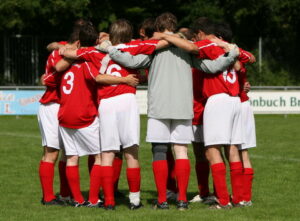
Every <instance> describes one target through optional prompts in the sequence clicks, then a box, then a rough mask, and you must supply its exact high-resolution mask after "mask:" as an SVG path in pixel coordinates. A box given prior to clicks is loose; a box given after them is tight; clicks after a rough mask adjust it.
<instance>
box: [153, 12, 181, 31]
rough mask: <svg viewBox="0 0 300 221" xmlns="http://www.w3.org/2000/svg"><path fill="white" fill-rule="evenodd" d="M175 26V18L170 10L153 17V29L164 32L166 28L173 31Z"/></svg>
mask: <svg viewBox="0 0 300 221" xmlns="http://www.w3.org/2000/svg"><path fill="white" fill-rule="evenodd" d="M176 28H177V18H176V16H175V15H173V14H172V13H170V12H165V13H163V14H161V15H160V16H158V17H157V18H156V19H155V30H156V31H158V32H164V31H166V30H168V31H171V32H175V30H176Z"/></svg>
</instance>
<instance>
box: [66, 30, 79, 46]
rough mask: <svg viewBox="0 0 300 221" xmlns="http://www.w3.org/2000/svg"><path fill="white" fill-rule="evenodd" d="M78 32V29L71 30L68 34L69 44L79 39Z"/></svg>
mask: <svg viewBox="0 0 300 221" xmlns="http://www.w3.org/2000/svg"><path fill="white" fill-rule="evenodd" d="M79 32H80V29H75V30H73V32H72V33H71V34H70V36H69V38H68V43H69V44H73V43H74V42H75V41H78V40H79Z"/></svg>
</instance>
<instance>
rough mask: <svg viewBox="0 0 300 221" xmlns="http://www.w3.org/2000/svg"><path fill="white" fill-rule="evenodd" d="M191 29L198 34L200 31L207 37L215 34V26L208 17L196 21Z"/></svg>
mask: <svg viewBox="0 0 300 221" xmlns="http://www.w3.org/2000/svg"><path fill="white" fill-rule="evenodd" d="M191 29H192V30H193V32H194V33H196V34H198V33H199V32H200V31H202V32H204V33H205V34H206V35H210V34H215V25H214V23H213V22H212V21H211V20H210V19H209V18H207V17H200V18H198V19H196V20H195V21H194V23H193V24H192V27H191Z"/></svg>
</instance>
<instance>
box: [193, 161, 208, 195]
mask: <svg viewBox="0 0 300 221" xmlns="http://www.w3.org/2000/svg"><path fill="white" fill-rule="evenodd" d="M195 170H196V175H197V182H198V189H199V194H200V196H201V197H205V196H208V195H209V185H208V178H209V163H208V162H198V163H196V164H195Z"/></svg>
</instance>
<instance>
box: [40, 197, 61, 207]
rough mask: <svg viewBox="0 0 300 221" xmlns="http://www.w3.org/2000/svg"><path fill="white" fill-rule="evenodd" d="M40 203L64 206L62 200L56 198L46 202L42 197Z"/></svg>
mask: <svg viewBox="0 0 300 221" xmlns="http://www.w3.org/2000/svg"><path fill="white" fill-rule="evenodd" d="M41 203H42V204H43V205H45V206H64V205H65V203H64V202H63V201H62V200H60V199H58V198H55V199H53V200H51V201H48V202H47V201H44V199H42V200H41Z"/></svg>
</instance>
